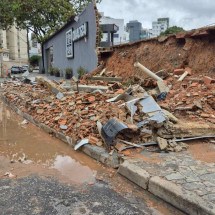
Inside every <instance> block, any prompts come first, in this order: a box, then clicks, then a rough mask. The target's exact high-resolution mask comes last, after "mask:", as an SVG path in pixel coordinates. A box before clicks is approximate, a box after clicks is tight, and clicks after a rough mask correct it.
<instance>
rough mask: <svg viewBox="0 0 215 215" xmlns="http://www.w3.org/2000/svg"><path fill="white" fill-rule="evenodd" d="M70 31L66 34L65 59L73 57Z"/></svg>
mask: <svg viewBox="0 0 215 215" xmlns="http://www.w3.org/2000/svg"><path fill="white" fill-rule="evenodd" d="M72 36H73V34H72V30H69V31H67V32H66V57H67V58H73V57H74V48H73V38H72Z"/></svg>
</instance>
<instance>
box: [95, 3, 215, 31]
mask: <svg viewBox="0 0 215 215" xmlns="http://www.w3.org/2000/svg"><path fill="white" fill-rule="evenodd" d="M98 9H99V11H100V12H104V13H105V16H110V17H113V18H122V19H124V20H125V24H126V23H127V22H128V21H129V20H138V21H140V22H142V24H143V28H151V26H152V21H156V19H157V18H159V17H169V18H170V25H171V26H172V25H177V26H180V27H183V28H184V29H186V30H189V29H194V28H198V27H202V26H206V25H209V24H213V23H215V0H102V3H100V4H99V5H98Z"/></svg>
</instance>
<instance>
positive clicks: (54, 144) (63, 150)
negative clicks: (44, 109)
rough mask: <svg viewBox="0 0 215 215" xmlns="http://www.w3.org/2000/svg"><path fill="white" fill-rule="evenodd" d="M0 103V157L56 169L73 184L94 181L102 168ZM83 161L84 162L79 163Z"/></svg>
mask: <svg viewBox="0 0 215 215" xmlns="http://www.w3.org/2000/svg"><path fill="white" fill-rule="evenodd" d="M22 122H23V119H22V118H21V117H19V116H17V115H16V114H15V113H14V112H12V111H10V110H9V109H8V108H7V107H6V106H5V105H3V103H0V156H3V157H6V158H7V159H9V160H11V161H13V162H15V163H17V162H22V163H25V164H31V165H36V164H37V165H41V166H43V167H44V168H47V169H54V170H56V171H58V172H59V173H60V174H61V175H62V176H65V177H66V178H67V179H69V180H70V181H72V182H75V183H85V182H90V183H92V182H94V181H95V177H96V174H97V171H98V170H99V169H100V170H102V168H100V167H98V165H97V163H96V162H95V161H94V160H92V159H90V158H89V157H87V156H85V155H83V154H82V153H79V152H74V151H73V150H72V149H71V147H70V146H68V145H67V144H65V143H63V142H61V141H60V140H57V139H56V138H54V137H52V136H50V135H47V134H46V133H44V132H43V131H41V130H40V129H39V128H37V127H36V126H34V125H32V124H30V123H28V124H24V125H23V124H22ZM78 160H79V161H80V160H81V162H79V161H78Z"/></svg>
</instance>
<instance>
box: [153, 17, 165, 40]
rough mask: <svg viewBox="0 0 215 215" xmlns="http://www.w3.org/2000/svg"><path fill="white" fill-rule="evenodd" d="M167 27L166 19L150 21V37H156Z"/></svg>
mask: <svg viewBox="0 0 215 215" xmlns="http://www.w3.org/2000/svg"><path fill="white" fill-rule="evenodd" d="M167 28H168V22H167V21H155V22H152V29H150V37H151V38H152V37H158V36H159V35H160V34H161V33H162V32H164V31H166V30H167Z"/></svg>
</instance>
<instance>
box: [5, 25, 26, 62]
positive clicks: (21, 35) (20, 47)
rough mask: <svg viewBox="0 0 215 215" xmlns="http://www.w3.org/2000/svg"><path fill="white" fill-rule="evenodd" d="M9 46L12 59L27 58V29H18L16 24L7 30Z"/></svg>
mask: <svg viewBox="0 0 215 215" xmlns="http://www.w3.org/2000/svg"><path fill="white" fill-rule="evenodd" d="M6 34H7V48H8V49H9V54H10V59H11V60H18V59H20V60H27V59H28V48H27V31H26V30H18V29H17V28H16V27H15V26H13V27H12V28H11V29H9V30H7V33H6Z"/></svg>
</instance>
